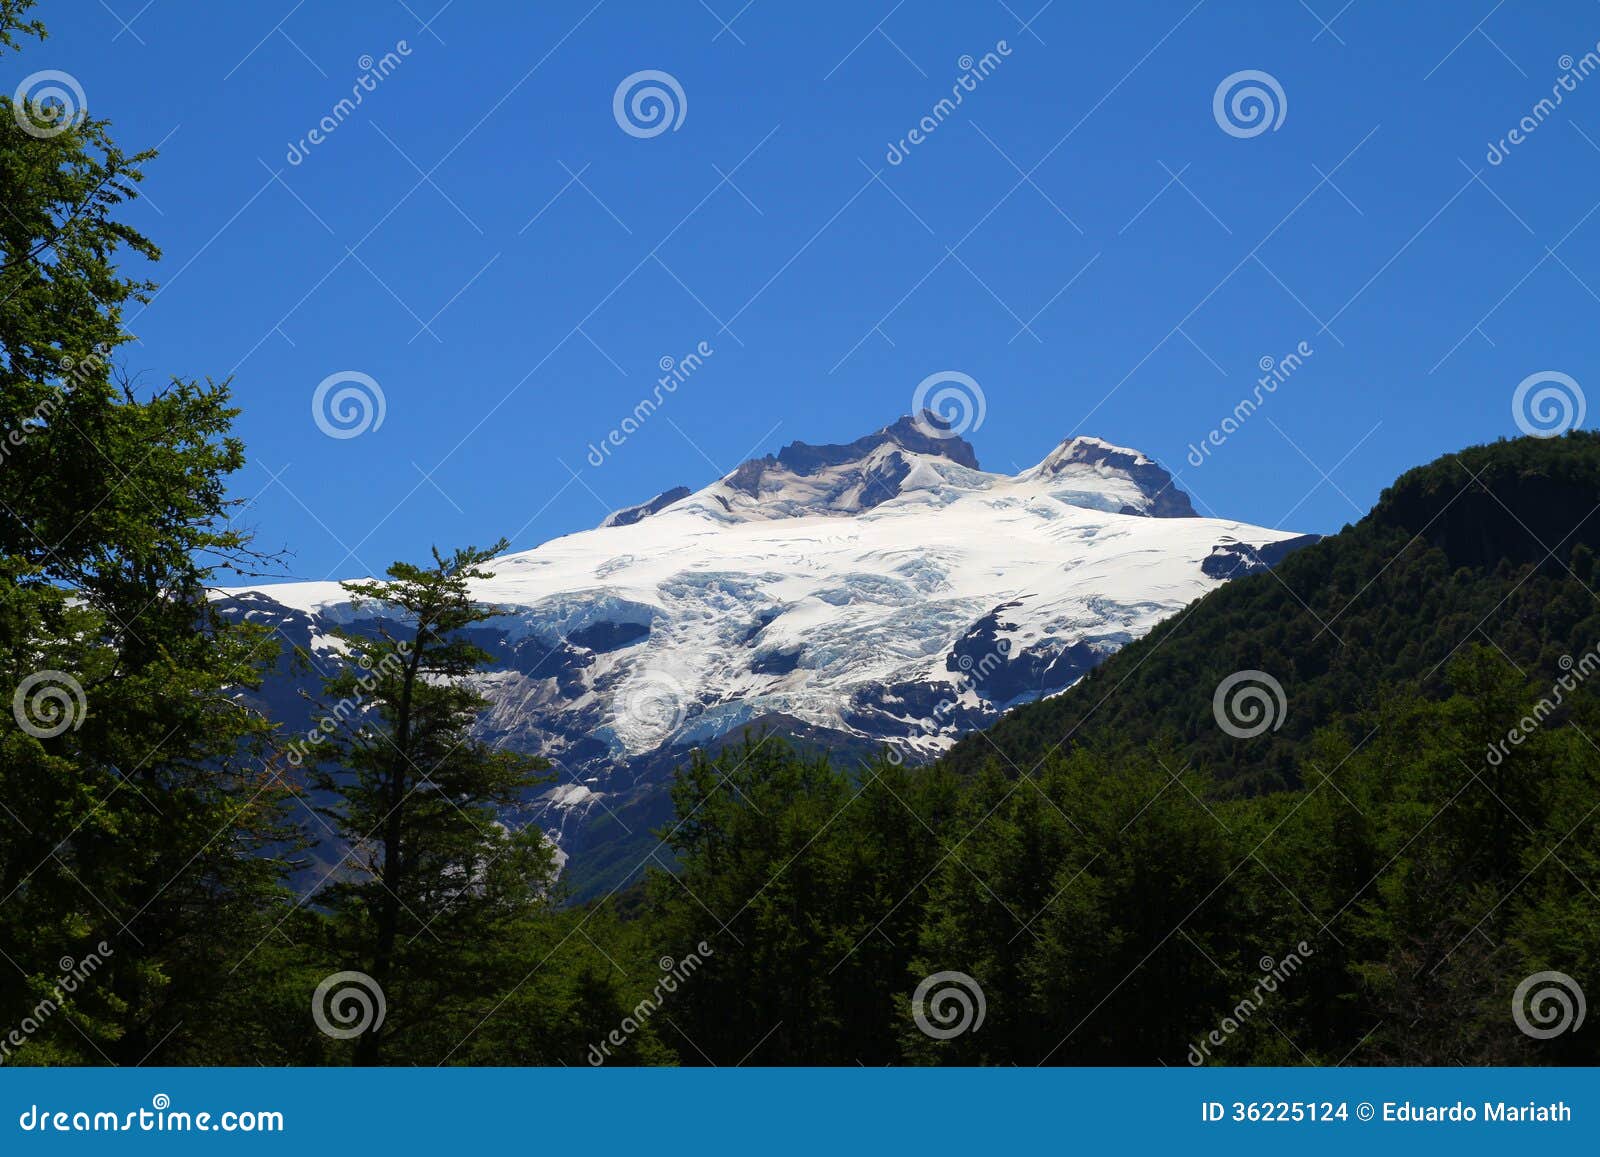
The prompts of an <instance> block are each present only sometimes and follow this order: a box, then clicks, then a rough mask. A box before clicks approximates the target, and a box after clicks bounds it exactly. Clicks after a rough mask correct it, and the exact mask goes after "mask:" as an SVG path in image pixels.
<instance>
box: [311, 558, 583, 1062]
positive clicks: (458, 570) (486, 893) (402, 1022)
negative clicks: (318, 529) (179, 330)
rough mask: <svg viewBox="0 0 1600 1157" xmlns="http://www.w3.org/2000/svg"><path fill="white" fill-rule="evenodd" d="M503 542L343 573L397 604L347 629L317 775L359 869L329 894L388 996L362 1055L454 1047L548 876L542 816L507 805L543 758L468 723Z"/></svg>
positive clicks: (370, 596) (331, 686) (550, 865)
mask: <svg viewBox="0 0 1600 1157" xmlns="http://www.w3.org/2000/svg"><path fill="white" fill-rule="evenodd" d="M505 547H506V543H505V541H504V540H501V541H500V542H498V543H496V544H495V545H494V546H492V547H490V548H488V549H487V550H480V549H476V548H466V549H462V550H458V551H456V552H455V553H454V554H451V555H448V556H446V555H442V554H440V553H439V552H438V551H437V550H435V551H434V554H433V565H432V566H429V567H419V566H415V565H412V564H410V563H403V562H397V563H395V564H394V565H393V566H392V567H390V568H389V571H388V578H387V579H386V580H382V581H369V582H353V583H346V584H344V585H345V589H346V590H348V591H349V592H350V593H351V594H352V595H353V596H355V599H356V601H357V605H374V604H375V605H377V606H379V607H381V608H383V609H385V611H387V612H388V613H389V614H391V615H392V616H393V617H392V618H389V617H384V618H382V619H380V625H379V627H378V630H377V632H376V634H375V635H362V634H357V633H355V632H348V631H347V632H343V633H342V634H341V638H342V639H343V642H344V644H345V646H346V648H347V650H348V656H347V658H348V662H347V663H346V664H345V665H344V667H343V668H342V669H341V670H340V671H339V672H338V673H336V674H335V675H334V676H333V677H332V678H330V679H328V680H327V682H326V686H325V690H326V693H327V695H328V697H329V698H330V699H331V700H335V701H337V702H336V703H335V705H334V707H333V708H332V714H331V715H330V716H328V718H331V719H334V720H345V721H347V723H348V725H347V726H342V727H330V728H328V729H327V730H328V731H329V733H330V737H329V740H328V742H327V743H326V744H325V745H319V751H318V755H319V757H322V758H324V759H325V760H326V761H327V763H325V764H322V765H319V767H318V770H317V771H316V772H315V774H314V782H315V783H316V785H317V786H318V787H319V788H320V789H322V790H323V791H325V792H328V793H331V794H332V796H333V797H334V799H333V802H332V803H331V804H329V805H327V806H325V807H324V808H323V809H322V810H323V811H324V813H325V814H326V815H327V816H328V817H329V818H330V820H331V821H332V822H333V824H334V826H335V828H336V829H337V832H338V834H339V836H340V838H341V839H342V840H343V841H345V843H346V844H347V846H348V849H349V851H348V854H347V857H346V866H347V867H348V868H349V869H350V871H349V873H348V874H346V875H344V876H342V877H341V878H338V879H335V880H333V881H331V882H330V883H329V884H328V885H327V886H326V887H325V888H324V889H323V890H322V893H321V896H320V899H321V901H322V902H323V903H324V904H326V905H327V906H328V907H329V908H330V909H331V910H332V911H333V912H334V914H335V918H336V928H337V931H338V937H339V941H340V943H341V945H343V946H344V947H345V948H346V949H348V950H352V951H353V952H354V953H355V954H356V955H357V956H358V958H359V960H360V962H361V964H362V966H363V968H362V970H364V971H366V972H367V973H368V974H369V975H370V976H371V977H372V979H373V980H374V981H376V983H377V986H378V988H379V989H380V990H381V991H382V993H383V999H384V1001H385V1004H386V1015H385V1018H384V1020H383V1022H382V1023H381V1024H376V1025H374V1026H373V1028H372V1029H371V1030H370V1031H368V1032H366V1033H364V1034H363V1035H361V1036H360V1037H359V1038H358V1039H357V1043H356V1046H355V1059H356V1061H357V1062H358V1063H361V1064H374V1063H377V1062H378V1060H379V1059H380V1057H382V1056H384V1055H389V1056H392V1057H394V1059H407V1060H415V1059H419V1058H420V1057H423V1056H429V1055H433V1056H434V1057H435V1059H440V1055H436V1054H433V1053H431V1052H430V1050H432V1049H433V1048H435V1047H436V1045H437V1044H439V1043H441V1042H442V1043H444V1044H445V1046H446V1049H448V1048H450V1047H453V1045H454V1043H455V1042H454V1041H452V1040H450V1039H449V1038H450V1037H451V1035H452V1034H456V1035H459V1034H461V1033H464V1032H465V1031H466V1029H468V1028H471V1027H472V1015H473V1010H474V1009H475V1008H477V1007H478V1006H479V1005H480V1004H481V1003H482V1001H481V997H482V995H483V992H484V990H485V989H490V990H492V988H493V973H494V971H495V969H496V968H497V967H498V964H499V963H503V961H500V960H499V959H498V956H497V954H499V953H501V952H503V951H504V949H505V947H506V945H507V944H508V943H509V942H511V941H512V940H513V939H514V938H515V937H516V936H517V935H518V934H519V928H520V926H521V925H522V923H523V922H524V921H525V920H526V919H527V918H528V917H529V916H530V915H532V914H533V913H535V912H537V911H538V910H539V909H541V908H542V907H543V906H545V905H546V904H547V902H548V897H549V893H550V889H551V887H552V885H553V882H554V877H555V856H554V849H553V848H552V846H551V845H550V843H549V841H548V840H547V839H546V837H545V835H544V833H543V831H542V830H540V829H539V827H538V826H537V825H536V824H527V825H523V826H521V827H518V828H513V827H510V826H507V825H506V824H505V823H503V822H502V820H501V813H502V812H503V811H504V810H505V809H508V808H511V807H513V806H514V805H516V804H517V803H519V802H520V801H521V800H522V797H523V796H524V794H525V793H526V792H527V790H528V789H529V788H531V787H533V786H535V785H536V784H538V783H540V782H542V778H541V777H540V776H539V775H538V774H537V773H538V772H539V771H540V769H542V768H544V767H546V766H547V762H546V761H545V760H543V759H539V758H537V757H531V756H526V755H521V754H517V753H515V752H510V751H498V750H495V749H494V748H493V747H491V746H490V745H488V744H486V743H484V742H483V741H481V740H478V739H475V738H474V737H473V736H472V728H473V726H474V724H476V723H477V721H478V718H479V716H480V714H481V713H482V712H483V710H484V709H485V708H486V707H487V706H488V704H489V701H488V699H486V698H485V697H484V696H483V695H482V693H481V692H479V691H478V690H477V689H475V688H474V687H472V686H471V685H470V682H469V681H468V678H467V677H468V676H470V675H472V674H473V673H474V672H475V671H477V670H479V669H480V668H481V667H483V666H484V665H485V664H486V663H487V662H488V661H489V660H490V655H489V654H488V652H486V651H485V650H484V649H483V648H482V647H480V646H478V645H477V643H475V642H473V641H472V639H471V638H470V635H469V632H470V628H472V627H473V626H475V625H476V624H479V623H482V622H484V621H486V620H488V619H490V618H492V617H493V615H494V614H495V611H494V610H493V608H491V607H487V606H483V605H481V604H479V603H477V602H475V601H474V599H473V597H472V592H471V584H472V583H473V582H476V581H480V580H483V579H487V578H490V577H492V576H491V575H490V574H489V572H487V571H485V570H484V569H483V567H482V564H483V563H484V562H486V561H487V560H489V559H490V558H492V557H494V555H495V554H497V553H499V552H501V551H503V550H504V549H505ZM329 764H331V766H329ZM401 1046H404V1051H402V1049H401ZM443 1051H444V1050H441V1055H442V1053H443Z"/></svg>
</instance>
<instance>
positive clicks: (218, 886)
mask: <svg viewBox="0 0 1600 1157" xmlns="http://www.w3.org/2000/svg"><path fill="white" fill-rule="evenodd" d="M28 7H29V5H27V4H25V3H8V4H5V5H4V6H0V44H3V45H4V46H5V47H6V48H7V49H11V50H14V49H16V48H17V47H18V44H19V41H20V39H21V38H22V37H24V36H26V35H40V34H42V29H41V28H40V27H39V26H37V25H36V24H31V23H25V22H24V20H23V14H24V13H25V12H26V10H27V8H28ZM13 111H14V110H13V108H12V106H11V103H10V100H9V99H8V98H6V97H4V96H3V95H0V188H4V190H5V204H6V212H5V213H4V214H3V215H0V257H3V260H0V686H3V689H4V695H5V700H6V706H7V708H8V710H7V711H5V713H4V714H3V715H0V803H3V805H4V806H3V808H0V943H3V944H4V945H5V950H6V956H7V959H8V961H9V964H8V966H7V967H6V968H5V969H3V970H0V1023H3V1024H4V1025H5V1031H7V1032H9V1031H10V1030H11V1028H12V1026H13V1025H21V1024H24V1023H25V1022H31V1023H33V1024H34V1025H35V1027H34V1028H32V1029H31V1030H29V1031H26V1032H24V1033H22V1034H21V1035H22V1036H24V1037H25V1038H26V1039H25V1041H24V1042H23V1043H21V1044H17V1043H16V1041H14V1040H12V1038H10V1037H8V1038H7V1042H8V1047H7V1054H8V1055H7V1059H10V1060H18V1061H22V1060H32V1061H38V1062H41V1063H44V1062H49V1063H71V1062H85V1061H86V1062H93V1063H101V1062H103V1061H108V1060H109V1061H116V1062H119V1063H120V1062H130V1063H131V1062H138V1061H142V1060H145V1059H147V1058H149V1057H151V1056H152V1055H154V1053H155V1052H156V1050H158V1049H159V1048H160V1047H161V1046H162V1045H163V1043H164V1042H166V1041H167V1040H168V1039H169V1037H170V1034H171V1033H172V1032H173V1030H174V1029H176V1028H177V1027H178V1026H179V1025H180V1024H182V1023H186V1022H190V1021H191V1019H192V1018H193V1017H194V1016H195V1015H196V1014H195V1009H197V1008H199V1007H202V1006H205V1005H208V1004H210V1003H211V1002H214V1001H216V1000H218V999H221V994H222V993H224V992H225V991H226V990H227V989H228V988H229V986H230V985H232V984H233V983H235V978H234V977H233V976H230V975H229V974H228V973H227V971H226V969H225V968H219V967H217V964H218V962H219V961H224V960H227V961H230V962H231V960H236V959H238V958H240V957H242V956H244V955H245V953H246V952H247V951H248V950H249V948H250V946H251V945H252V944H254V943H256V942H257V941H258V940H259V939H260V938H262V937H263V936H265V935H266V934H267V932H268V930H269V929H270V927H271V923H272V921H273V920H274V919H276V916H274V915H273V914H272V912H273V909H274V907H275V906H277V905H280V904H284V903H286V894H285V893H284V892H283V891H282V889H281V886H280V880H281V876H282V874H283V871H284V864H283V863H282V862H281V857H282V856H283V855H284V854H286V853H289V852H292V849H293V838H292V833H291V832H289V831H288V830H287V829H286V828H285V826H284V824H283V809H284V807H285V806H286V805H287V796H286V792H285V789H284V786H283V784H282V783H281V781H279V780H278V779H277V778H276V776H275V775H274V773H273V770H272V765H271V764H270V762H269V759H268V753H267V751H266V748H265V745H264V741H265V737H266V734H267V732H268V730H269V724H268V723H267V721H266V720H264V719H262V718H260V717H259V716H256V715H253V714H252V713H250V712H249V711H247V710H245V709H243V708H242V707H241V706H240V705H239V702H238V700H237V698H236V695H237V691H238V690H239V689H240V688H242V687H248V686H250V685H251V684H252V682H253V681H254V680H256V679H257V678H258V676H259V672H260V668H261V665H262V663H263V661H264V659H265V658H266V657H267V656H268V655H269V654H270V651H271V649H272V644H270V642H269V641H267V640H265V639H263V638H262V636H261V634H260V633H259V632H258V631H257V630H255V629H254V628H250V627H247V626H236V625H232V624H229V623H226V622H224V621H222V620H220V619H219V618H218V617H217V616H215V615H213V614H212V613H211V610H210V608H209V606H208V604H207V601H206V596H205V588H206V585H207V583H208V581H209V580H210V578H211V575H212V573H213V571H214V570H215V568H216V567H218V566H224V565H229V564H238V565H243V564H246V563H248V562H250V561H253V560H254V559H255V558H256V557H257V556H255V555H254V554H253V552H251V550H250V548H249V542H248V537H247V536H246V535H245V534H243V533H242V532H241V531H240V530H238V529H237V528H236V527H235V526H234V525H233V524H232V523H231V522H230V514H231V512H232V506H233V504H232V503H231V502H230V501H229V500H228V499H227V498H226V497H225V491H226V485H227V478H228V476H229V475H230V474H231V473H233V472H234V471H236V470H238V469H239V467H240V465H241V464H242V462H243V452H242V448H241V447H240V445H239V443H238V442H237V440H235V439H233V438H232V437H231V436H230V435H229V434H228V429H229V426H230V423H231V421H232V419H233V417H234V415H235V413H236V411H235V410H234V409H233V408H232V407H231V405H230V403H229V395H228V390H227V386H226V385H225V384H207V385H203V386H202V385H199V384H196V383H192V382H177V381H175V382H173V383H172V384H171V385H170V386H169V387H168V388H166V389H164V390H159V391H156V392H154V393H148V392H140V391H136V390H134V389H133V388H132V387H131V386H129V385H128V384H127V383H126V382H124V381H120V380H118V377H117V374H116V372H115V368H114V354H115V351H116V349H117V348H118V347H119V346H120V345H121V344H122V343H123V342H126V341H128V340H131V336H130V335H129V334H127V333H126V332H125V331H124V329H123V313H124V309H125V307H126V306H127V305H128V304H129V303H130V302H137V301H140V300H144V299H145V298H146V296H147V294H148V292H149V290H150V288H151V286H150V284H149V283H148V282H145V281H141V280H138V279H133V278H128V277H125V276H123V275H121V274H120V273H119V272H118V269H117V264H116V263H117V261H118V259H119V257H121V256H122V255H124V254H126V253H130V252H131V253H132V254H134V255H135V256H136V257H139V258H145V259H152V260H153V259H154V258H155V257H156V256H158V254H157V251H156V249H155V247H154V246H153V245H152V244H151V243H150V242H149V241H148V240H147V239H145V238H144V237H143V236H141V235H140V234H139V233H138V232H136V231H135V230H133V229H131V228H130V227H128V226H126V225H124V224H122V223H120V222H119V221H117V220H116V219H115V217H114V211H115V210H116V209H117V208H118V206H120V205H121V204H122V203H123V202H124V201H126V200H128V199H129V198H131V197H133V196H136V195H137V184H138V181H139V180H140V177H141V173H140V166H141V165H142V164H143V163H145V162H146V161H147V160H149V158H150V156H151V154H149V153H140V154H137V155H134V156H129V155H127V154H125V153H123V152H122V151H121V150H120V149H118V148H117V147H116V145H115V144H114V143H113V142H112V140H111V138H110V135H109V130H108V126H107V124H106V122H104V121H100V120H95V119H92V118H91V119H86V120H83V121H82V122H81V123H78V124H75V125H70V126H66V125H64V126H62V127H61V131H59V132H55V133H52V134H49V135H43V136H41V135H34V134H32V133H29V132H27V131H25V130H24V129H23V128H22V127H21V126H20V125H19V123H18V120H17V118H16V117H15V116H14V115H13ZM14 696H17V698H15V699H14ZM51 696H54V699H53V700H52V699H51V698H50V697H51ZM102 944H104V946H105V947H104V949H103V950H102V949H100V948H99V946H100V945H102ZM91 956H92V957H94V958H95V960H97V961H98V962H99V967H98V968H97V970H96V971H95V973H94V975H93V977H92V978H91V979H90V980H88V981H87V982H86V983H82V984H78V983H77V982H76V981H75V980H73V979H72V978H71V977H70V976H67V975H64V974H70V973H73V972H75V971H77V966H78V964H79V963H80V962H82V961H84V960H87V959H89V958H90V957H91ZM69 961H70V962H71V964H72V967H68V966H67V963H65V962H69ZM69 987H70V988H72V989H73V991H70V992H67V991H65V989H67V988H69ZM41 1001H47V1002H49V1005H48V1008H47V1006H46V1005H42V1004H41ZM41 1011H47V1015H43V1016H40V1015H38V1014H39V1013H40V1012H41Z"/></svg>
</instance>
